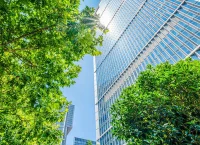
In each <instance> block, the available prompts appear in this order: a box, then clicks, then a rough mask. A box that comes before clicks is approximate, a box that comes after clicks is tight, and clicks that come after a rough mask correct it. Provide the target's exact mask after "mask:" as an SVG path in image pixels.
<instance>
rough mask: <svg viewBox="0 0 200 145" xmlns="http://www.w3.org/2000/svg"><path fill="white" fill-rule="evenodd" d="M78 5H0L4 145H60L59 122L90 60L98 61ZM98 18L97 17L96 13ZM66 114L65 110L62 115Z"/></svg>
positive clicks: (15, 0) (43, 0)
mask: <svg viewBox="0 0 200 145" xmlns="http://www.w3.org/2000/svg"><path fill="white" fill-rule="evenodd" d="M79 4H80V2H79V0H56V1H55V0H1V1H0V145H1V144H2V145H10V144H12V145H23V144H26V145H29V144H30V145H33V144H34V145H37V144H42V145H50V144H51V145H54V144H60V141H61V136H62V133H61V132H60V131H59V130H58V127H59V126H58V125H57V124H56V122H61V121H62V120H63V117H64V114H65V113H66V111H67V109H66V108H67V106H68V105H69V102H68V101H67V100H66V98H65V97H64V96H63V95H62V92H61V91H60V87H65V86H70V85H72V84H74V78H76V77H77V76H78V73H79V72H80V70H81V68H80V66H78V65H76V63H75V62H77V61H78V60H80V59H82V58H83V56H84V55H85V54H90V55H99V54H100V52H99V51H97V49H96V48H95V47H96V46H97V45H100V44H101V43H102V37H98V38H97V37H95V36H96V31H95V30H96V29H95V28H93V29H90V28H89V27H88V26H87V25H86V24H84V23H82V22H81V19H82V18H83V15H87V14H86V12H87V11H89V10H90V9H88V10H87V11H83V12H79V11H78V6H79ZM93 12H94V11H93ZM63 108H64V109H63Z"/></svg>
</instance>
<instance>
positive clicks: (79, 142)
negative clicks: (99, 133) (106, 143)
mask: <svg viewBox="0 0 200 145" xmlns="http://www.w3.org/2000/svg"><path fill="white" fill-rule="evenodd" d="M88 141H91V140H87V139H82V138H78V137H75V138H74V145H87V142H88ZM91 142H92V145H96V142H95V141H91Z"/></svg>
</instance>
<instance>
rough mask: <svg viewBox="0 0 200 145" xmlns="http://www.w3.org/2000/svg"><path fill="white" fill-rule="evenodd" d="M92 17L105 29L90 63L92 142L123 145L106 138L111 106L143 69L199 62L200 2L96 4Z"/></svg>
mask: <svg viewBox="0 0 200 145" xmlns="http://www.w3.org/2000/svg"><path fill="white" fill-rule="evenodd" d="M96 12H97V14H99V15H100V16H101V21H102V22H103V24H104V25H105V26H106V27H107V28H108V29H109V32H108V33H107V34H100V35H103V36H104V42H103V46H101V47H99V48H98V49H99V50H100V51H102V55H101V56H97V57H95V58H94V81H95V85H94V87H95V110H96V135H97V141H98V142H99V143H100V145H122V144H123V143H124V142H123V141H119V140H116V139H115V138H114V137H112V135H111V133H110V132H111V131H110V130H111V125H110V121H111V120H110V114H109V108H110V106H111V105H112V104H113V102H114V101H115V100H116V99H117V98H118V97H119V95H120V93H121V91H122V90H123V89H124V88H126V87H127V86H129V85H131V84H133V83H134V81H135V80H136V78H137V77H138V74H139V73H140V72H141V71H144V70H145V69H146V66H147V65H148V64H151V65H153V66H155V65H157V64H159V63H162V62H166V61H169V62H170V63H175V62H177V61H178V60H180V59H185V58H187V57H192V58H193V59H200V1H199V0H101V1H100V3H99V7H98V9H97V11H96Z"/></svg>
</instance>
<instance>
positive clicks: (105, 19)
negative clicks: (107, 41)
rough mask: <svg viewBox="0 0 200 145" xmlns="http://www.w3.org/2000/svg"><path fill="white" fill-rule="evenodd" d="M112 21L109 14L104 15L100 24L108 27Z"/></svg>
mask: <svg viewBox="0 0 200 145" xmlns="http://www.w3.org/2000/svg"><path fill="white" fill-rule="evenodd" d="M110 20H111V17H110V15H109V13H104V14H103V15H102V16H101V18H100V23H101V24H102V25H103V26H104V27H108V24H109V22H110Z"/></svg>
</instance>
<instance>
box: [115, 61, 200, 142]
mask: <svg viewBox="0 0 200 145" xmlns="http://www.w3.org/2000/svg"><path fill="white" fill-rule="evenodd" d="M199 104H200V61H197V60H196V61H192V60H190V59H187V60H181V61H179V62H178V63H176V64H170V63H168V62H166V63H163V64H160V65H158V66H156V67H152V66H148V68H147V70H146V71H144V72H142V73H141V74H140V75H139V77H138V79H137V81H136V82H135V84H133V85H132V86H130V87H128V88H127V89H124V91H123V92H122V94H121V96H120V98H119V99H118V100H117V101H116V102H115V103H114V104H113V106H112V107H111V116H112V126H113V128H112V130H113V135H115V136H116V137H118V138H119V139H122V140H125V141H126V142H127V143H128V144H130V145H135V144H138V145H141V144H143V145H148V144H149V145H160V144H163V145H168V144H170V145H183V144H192V145H199V143H200V105H199Z"/></svg>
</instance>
